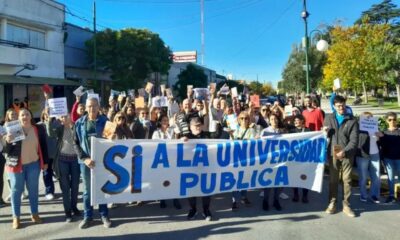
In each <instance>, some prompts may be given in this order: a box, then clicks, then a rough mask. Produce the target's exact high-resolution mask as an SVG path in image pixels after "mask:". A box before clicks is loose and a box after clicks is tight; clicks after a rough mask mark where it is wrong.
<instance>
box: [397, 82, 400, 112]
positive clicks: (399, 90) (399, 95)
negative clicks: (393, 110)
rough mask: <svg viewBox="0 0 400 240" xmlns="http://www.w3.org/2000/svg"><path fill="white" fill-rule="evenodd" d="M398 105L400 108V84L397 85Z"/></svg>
mask: <svg viewBox="0 0 400 240" xmlns="http://www.w3.org/2000/svg"><path fill="white" fill-rule="evenodd" d="M396 93H397V105H398V106H399V107H400V83H397V84H396Z"/></svg>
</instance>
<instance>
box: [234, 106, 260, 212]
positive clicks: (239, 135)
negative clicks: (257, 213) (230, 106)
mask: <svg viewBox="0 0 400 240" xmlns="http://www.w3.org/2000/svg"><path fill="white" fill-rule="evenodd" d="M238 121H239V128H237V129H236V130H235V131H234V132H233V133H232V136H231V139H233V140H243V139H246V140H248V139H254V138H255V136H256V131H255V130H254V128H252V127H250V115H249V113H248V112H245V111H243V112H241V113H240V114H239V117H238ZM239 199H240V202H241V203H243V204H245V205H246V206H250V205H251V203H250V201H249V199H248V198H247V191H246V190H242V191H234V192H232V211H236V210H238V208H239V207H238V201H239Z"/></svg>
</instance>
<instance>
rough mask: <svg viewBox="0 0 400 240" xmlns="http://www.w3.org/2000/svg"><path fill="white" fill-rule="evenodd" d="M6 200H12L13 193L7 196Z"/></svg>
mask: <svg viewBox="0 0 400 240" xmlns="http://www.w3.org/2000/svg"><path fill="white" fill-rule="evenodd" d="M6 202H11V194H10V195H8V196H7V197H6Z"/></svg>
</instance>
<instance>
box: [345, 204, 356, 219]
mask: <svg viewBox="0 0 400 240" xmlns="http://www.w3.org/2000/svg"><path fill="white" fill-rule="evenodd" d="M343 213H344V214H346V215H347V216H348V217H352V218H353V217H355V216H356V214H355V213H354V212H353V210H351V208H350V207H349V206H346V205H344V206H343Z"/></svg>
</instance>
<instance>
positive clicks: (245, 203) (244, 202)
mask: <svg viewBox="0 0 400 240" xmlns="http://www.w3.org/2000/svg"><path fill="white" fill-rule="evenodd" d="M240 202H241V203H242V204H244V205H246V207H250V206H251V202H250V201H249V199H248V198H247V197H246V198H242V200H240Z"/></svg>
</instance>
